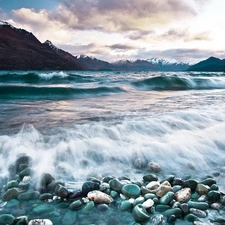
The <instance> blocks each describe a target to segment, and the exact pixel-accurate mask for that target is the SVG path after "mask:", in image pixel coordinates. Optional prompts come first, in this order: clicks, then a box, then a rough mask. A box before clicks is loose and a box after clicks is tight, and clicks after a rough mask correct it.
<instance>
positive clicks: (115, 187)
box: [109, 178, 123, 192]
mask: <svg viewBox="0 0 225 225" xmlns="http://www.w3.org/2000/svg"><path fill="white" fill-rule="evenodd" d="M109 186H110V188H111V189H112V190H114V191H119V192H120V191H121V189H122V187H123V184H122V183H121V182H120V181H119V180H118V179H116V178H114V179H112V180H110V181H109Z"/></svg>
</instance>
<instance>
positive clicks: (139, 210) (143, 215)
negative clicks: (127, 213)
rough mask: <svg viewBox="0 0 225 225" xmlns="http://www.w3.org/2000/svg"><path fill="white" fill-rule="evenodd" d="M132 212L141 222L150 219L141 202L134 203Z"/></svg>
mask: <svg viewBox="0 0 225 225" xmlns="http://www.w3.org/2000/svg"><path fill="white" fill-rule="evenodd" d="M132 214H133V216H134V218H135V219H136V220H137V221H141V222H142V221H147V220H149V219H150V216H149V214H148V212H147V211H146V209H145V207H144V206H143V205H141V204H139V205H136V206H135V207H134V208H133V210H132Z"/></svg>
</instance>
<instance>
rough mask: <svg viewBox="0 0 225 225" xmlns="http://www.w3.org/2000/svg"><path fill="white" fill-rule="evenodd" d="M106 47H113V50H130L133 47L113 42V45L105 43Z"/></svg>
mask: <svg viewBox="0 0 225 225" xmlns="http://www.w3.org/2000/svg"><path fill="white" fill-rule="evenodd" d="M106 47H108V48H110V49H113V50H115V49H116V50H130V49H134V47H133V46H130V45H125V44H114V45H106Z"/></svg>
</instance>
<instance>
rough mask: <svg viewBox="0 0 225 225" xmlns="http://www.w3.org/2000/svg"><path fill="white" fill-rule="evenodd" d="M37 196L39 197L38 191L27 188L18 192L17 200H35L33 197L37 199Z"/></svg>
mask: <svg viewBox="0 0 225 225" xmlns="http://www.w3.org/2000/svg"><path fill="white" fill-rule="evenodd" d="M39 197H40V192H39V191H31V190H29V191H27V192H24V193H21V194H19V196H18V200H20V201H28V200H35V199H39Z"/></svg>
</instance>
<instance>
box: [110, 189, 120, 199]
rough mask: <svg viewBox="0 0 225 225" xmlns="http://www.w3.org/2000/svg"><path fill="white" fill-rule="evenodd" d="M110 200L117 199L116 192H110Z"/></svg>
mask: <svg viewBox="0 0 225 225" xmlns="http://www.w3.org/2000/svg"><path fill="white" fill-rule="evenodd" d="M109 195H110V196H111V197H112V198H117V197H118V193H117V192H116V191H110V194H109Z"/></svg>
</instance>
